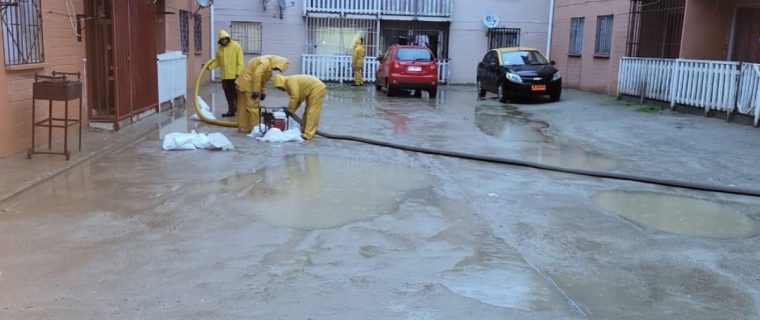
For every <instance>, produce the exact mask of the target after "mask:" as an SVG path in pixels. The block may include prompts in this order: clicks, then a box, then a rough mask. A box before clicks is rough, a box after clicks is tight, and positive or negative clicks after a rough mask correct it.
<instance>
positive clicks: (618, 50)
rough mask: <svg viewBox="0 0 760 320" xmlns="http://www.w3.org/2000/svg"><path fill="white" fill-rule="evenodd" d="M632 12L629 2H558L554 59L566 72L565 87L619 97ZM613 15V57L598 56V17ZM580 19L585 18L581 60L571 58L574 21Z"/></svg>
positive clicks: (553, 46) (555, 20)
mask: <svg viewBox="0 0 760 320" xmlns="http://www.w3.org/2000/svg"><path fill="white" fill-rule="evenodd" d="M629 9H630V1H628V0H611V1H608V2H588V1H585V0H557V1H556V3H555V17H554V26H553V28H552V29H553V36H552V59H554V60H555V61H556V62H557V68H558V69H559V70H560V71H561V72H562V75H563V84H564V85H565V86H566V87H570V88H579V89H583V90H588V91H593V92H599V93H607V94H615V92H616V91H617V74H618V65H619V64H620V57H622V56H624V55H625V50H626V42H627V35H628V11H629ZM610 14H612V15H614V24H613V30H612V44H611V50H610V51H611V52H610V57H609V58H600V57H594V46H595V42H596V19H597V16H601V15H610ZM579 17H584V18H585V24H584V30H583V51H582V54H581V56H580V57H570V56H568V52H569V45H570V20H571V19H572V18H579Z"/></svg>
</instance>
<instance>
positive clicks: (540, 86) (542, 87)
mask: <svg viewBox="0 0 760 320" xmlns="http://www.w3.org/2000/svg"><path fill="white" fill-rule="evenodd" d="M530 89H531V90H533V91H546V85H543V84H538V85H532V86H530Z"/></svg>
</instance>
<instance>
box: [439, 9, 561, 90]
mask: <svg viewBox="0 0 760 320" xmlns="http://www.w3.org/2000/svg"><path fill="white" fill-rule="evenodd" d="M489 13H496V14H497V15H498V16H499V19H500V20H501V23H500V24H499V27H500V28H520V31H521V32H520V39H521V41H520V44H521V45H522V46H526V47H534V48H536V49H539V50H541V52H545V51H546V44H547V37H548V31H549V30H548V28H549V0H512V1H503V0H479V1H465V0H454V1H453V8H452V16H451V19H452V21H451V29H450V31H449V32H450V39H451V40H450V42H449V57H450V58H451V82H452V83H475V81H476V79H475V78H476V74H477V66H478V62H479V61H480V60H481V59H483V55H484V54H485V53H486V51H487V50H488V37H487V28H486V27H485V26H484V25H483V22H482V21H483V17H485V16H486V15H487V14H489Z"/></svg>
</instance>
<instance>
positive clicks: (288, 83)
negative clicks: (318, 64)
mask: <svg viewBox="0 0 760 320" xmlns="http://www.w3.org/2000/svg"><path fill="white" fill-rule="evenodd" d="M272 85H273V86H274V87H275V88H277V89H280V90H283V91H285V92H287V93H288V96H289V97H290V102H289V103H288V111H290V112H291V113H295V112H296V110H298V107H299V106H300V105H301V102H304V101H306V110H305V111H304V113H303V128H301V137H303V138H304V139H305V140H311V139H314V136H315V135H316V134H317V127H318V126H319V116H320V115H321V113H322V100H324V98H325V95H326V94H327V86H325V84H324V83H322V81H320V80H319V79H317V78H316V77H313V76H309V75H305V74H299V75H294V76H283V75H281V74H276V75H274V77H273V78H272Z"/></svg>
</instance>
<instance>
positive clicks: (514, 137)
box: [475, 106, 549, 142]
mask: <svg viewBox="0 0 760 320" xmlns="http://www.w3.org/2000/svg"><path fill="white" fill-rule="evenodd" d="M475 125H476V126H477V127H478V129H480V131H482V132H483V133H485V134H487V135H489V136H494V137H497V138H501V139H504V140H509V141H521V142H543V141H545V140H546V137H545V136H544V135H543V134H541V131H542V130H546V129H548V128H549V124H547V123H545V122H541V121H535V120H530V119H528V118H526V115H525V114H524V113H522V112H520V111H518V110H517V109H516V108H514V107H508V106H498V107H493V106H477V107H475Z"/></svg>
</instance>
